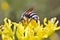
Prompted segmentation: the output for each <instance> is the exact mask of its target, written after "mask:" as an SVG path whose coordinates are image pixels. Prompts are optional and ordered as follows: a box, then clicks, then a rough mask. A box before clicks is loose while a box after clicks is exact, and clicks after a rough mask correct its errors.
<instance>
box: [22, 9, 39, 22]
mask: <svg viewBox="0 0 60 40" xmlns="http://www.w3.org/2000/svg"><path fill="white" fill-rule="evenodd" d="M24 17H26V20H27V21H28V19H34V20H36V22H38V20H39V16H38V15H37V14H36V13H35V12H33V8H29V9H28V10H27V11H25V12H23V13H22V15H21V20H25V18H24Z"/></svg>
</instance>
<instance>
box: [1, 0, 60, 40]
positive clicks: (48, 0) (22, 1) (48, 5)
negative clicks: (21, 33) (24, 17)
mask: <svg viewBox="0 0 60 40" xmlns="http://www.w3.org/2000/svg"><path fill="white" fill-rule="evenodd" d="M31 6H33V7H34V8H35V9H34V11H35V12H36V13H37V14H38V15H39V17H40V20H43V18H45V17H47V18H48V19H49V18H51V17H55V16H56V17H57V18H58V19H60V18H59V17H60V0H0V24H3V20H4V18H5V17H7V18H9V19H11V20H12V21H14V22H18V20H19V19H20V16H21V14H22V13H23V12H24V11H25V10H27V9H28V8H29V7H31ZM56 38H58V37H56ZM54 39H55V38H54ZM58 40H60V39H58Z"/></svg>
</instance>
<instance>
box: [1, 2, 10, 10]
mask: <svg viewBox="0 0 60 40" xmlns="http://www.w3.org/2000/svg"><path fill="white" fill-rule="evenodd" d="M1 8H2V10H8V9H9V4H8V3H7V2H2V3H1Z"/></svg>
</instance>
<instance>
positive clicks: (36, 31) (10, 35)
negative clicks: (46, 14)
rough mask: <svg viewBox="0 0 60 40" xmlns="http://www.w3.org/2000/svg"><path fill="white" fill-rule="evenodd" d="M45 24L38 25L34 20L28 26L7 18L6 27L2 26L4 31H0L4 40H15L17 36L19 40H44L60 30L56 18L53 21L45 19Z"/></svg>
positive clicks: (5, 20)
mask: <svg viewBox="0 0 60 40" xmlns="http://www.w3.org/2000/svg"><path fill="white" fill-rule="evenodd" d="M25 21H26V20H25ZM43 23H44V24H40V21H39V20H38V23H37V22H36V21H35V20H34V19H32V20H31V21H29V23H28V24H24V22H23V23H22V22H19V23H16V22H12V21H11V20H10V19H7V18H5V19H4V25H3V26H0V27H2V29H3V31H2V30H1V29H0V35H2V40H15V35H16V37H17V39H18V40H43V39H44V38H48V37H50V36H51V35H52V34H53V33H54V32H55V31H56V30H60V26H58V27H57V25H58V23H59V21H58V20H57V21H56V18H55V17H54V18H52V19H51V20H47V18H44V20H43ZM23 24H24V25H23ZM12 25H13V26H12ZM25 25H26V26H25ZM11 27H13V30H12V28H11Z"/></svg>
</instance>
